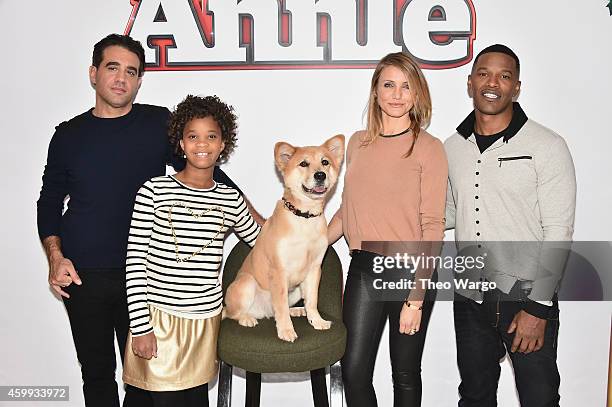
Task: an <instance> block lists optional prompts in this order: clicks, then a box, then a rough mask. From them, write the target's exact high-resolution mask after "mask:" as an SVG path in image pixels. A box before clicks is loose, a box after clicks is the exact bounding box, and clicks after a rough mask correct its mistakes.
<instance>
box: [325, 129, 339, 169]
mask: <svg viewBox="0 0 612 407" xmlns="http://www.w3.org/2000/svg"><path fill="white" fill-rule="evenodd" d="M323 147H325V148H327V149H328V150H329V151H330V152H331V154H332V156H333V157H334V159H335V160H336V162H337V163H338V165H340V164H342V160H343V159H344V135H342V134H338V135H337V136H334V137H332V138H330V139H329V140H327V141H326V142H325V143H323Z"/></svg>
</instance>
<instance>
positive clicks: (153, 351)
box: [132, 332, 157, 359]
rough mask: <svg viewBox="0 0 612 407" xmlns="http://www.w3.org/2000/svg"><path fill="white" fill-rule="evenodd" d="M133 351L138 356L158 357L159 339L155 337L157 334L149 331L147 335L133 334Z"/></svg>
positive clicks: (145, 357)
mask: <svg viewBox="0 0 612 407" xmlns="http://www.w3.org/2000/svg"><path fill="white" fill-rule="evenodd" d="M132 351H133V352H134V354H135V355H136V356H140V357H141V358H143V359H151V358H152V357H157V339H155V334H154V333H153V332H149V333H148V334H146V335H142V336H133V337H132Z"/></svg>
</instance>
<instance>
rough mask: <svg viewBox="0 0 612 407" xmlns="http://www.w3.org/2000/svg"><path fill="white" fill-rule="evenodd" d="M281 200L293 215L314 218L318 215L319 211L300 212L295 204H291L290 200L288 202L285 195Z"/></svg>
mask: <svg viewBox="0 0 612 407" xmlns="http://www.w3.org/2000/svg"><path fill="white" fill-rule="evenodd" d="M283 202H284V203H285V208H287V209H289V211H291V212H292V213H293V214H294V215H295V216H299V217H302V218H306V219H309V218H316V217H317V216H320V215H321V213H322V212H321V213H317V214H314V213H310V212H302V211H301V210H299V209H297V208H296V207H295V206H293V204H292V203H291V202H289V201H288V200H286V199H285V197H283Z"/></svg>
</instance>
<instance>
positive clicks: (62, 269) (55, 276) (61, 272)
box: [49, 256, 81, 298]
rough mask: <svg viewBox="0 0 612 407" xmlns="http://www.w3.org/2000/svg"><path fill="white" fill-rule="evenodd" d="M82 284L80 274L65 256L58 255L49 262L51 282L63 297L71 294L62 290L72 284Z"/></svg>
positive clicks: (52, 286)
mask: <svg viewBox="0 0 612 407" xmlns="http://www.w3.org/2000/svg"><path fill="white" fill-rule="evenodd" d="M72 283H75V284H76V285H81V279H80V278H79V274H78V273H77V272H76V270H75V269H74V265H73V264H72V262H71V261H70V260H68V259H67V258H65V257H63V256H62V257H56V258H53V259H51V260H50V262H49V284H50V285H51V288H53V289H54V290H55V292H57V293H58V294H59V295H61V296H62V297H66V298H70V295H69V294H68V293H67V292H66V291H64V290H62V288H64V287H68V286H69V285H70V284H72Z"/></svg>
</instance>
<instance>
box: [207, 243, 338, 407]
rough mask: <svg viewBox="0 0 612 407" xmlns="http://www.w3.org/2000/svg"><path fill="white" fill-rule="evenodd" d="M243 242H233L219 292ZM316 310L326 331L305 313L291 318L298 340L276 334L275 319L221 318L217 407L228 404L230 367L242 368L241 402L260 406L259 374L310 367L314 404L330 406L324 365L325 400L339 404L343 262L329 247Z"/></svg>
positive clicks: (243, 250)
mask: <svg viewBox="0 0 612 407" xmlns="http://www.w3.org/2000/svg"><path fill="white" fill-rule="evenodd" d="M249 251H250V248H249V246H248V245H247V244H245V243H244V242H242V241H240V242H238V243H237V244H236V246H234V248H233V249H232V251H231V253H230V254H229V257H228V258H227V260H226V262H225V266H224V269H223V294H225V291H226V290H227V287H228V286H229V284H230V283H231V282H232V281H234V278H235V277H236V273H237V272H238V270H239V269H240V266H241V265H242V262H243V261H244V259H245V258H246V256H247V254H248V253H249ZM318 309H319V312H320V313H321V316H322V317H323V318H324V319H327V320H330V321H332V326H331V328H330V329H328V330H324V331H317V330H315V329H314V328H313V327H312V326H311V325H310V324H309V323H308V321H307V320H306V317H299V318H292V321H293V325H294V327H295V331H296V332H297V334H298V339H297V340H296V341H295V342H294V343H289V342H285V341H282V340H280V339H278V337H277V336H276V324H275V321H274V319H272V318H271V319H263V320H259V324H258V325H257V326H255V327H253V328H247V327H243V326H240V325H239V324H238V323H237V322H236V321H234V320H231V319H225V320H223V321H222V322H221V328H220V332H219V341H218V355H219V359H220V362H221V366H220V371H219V395H218V401H217V406H218V407H230V406H231V380H232V366H236V367H239V368H242V369H244V370H245V371H246V372H247V375H246V380H247V389H246V393H247V394H246V406H248V407H252V406H259V395H260V390H261V373H285V372H307V371H310V375H311V383H312V393H313V398H314V402H315V406H317V407H320V406H329V404H328V400H327V386H326V382H325V368H326V367H328V366H329V367H330V387H331V389H330V390H331V392H330V401H331V403H330V404H332V405H334V406H336V405H337V406H338V407H342V399H343V394H342V377H341V373H340V364H339V362H338V361H339V360H340V358H341V357H342V355H343V354H344V348H345V346H346V328H345V327H344V324H343V323H342V265H341V264H340V259H339V258H338V255H337V254H336V252H335V251H334V249H333V248H332V247H330V248H329V249H328V251H327V253H326V254H325V257H324V259H323V264H322V273H321V282H320V284H319V304H318Z"/></svg>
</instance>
